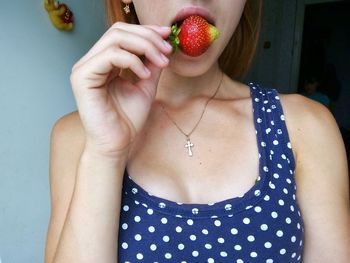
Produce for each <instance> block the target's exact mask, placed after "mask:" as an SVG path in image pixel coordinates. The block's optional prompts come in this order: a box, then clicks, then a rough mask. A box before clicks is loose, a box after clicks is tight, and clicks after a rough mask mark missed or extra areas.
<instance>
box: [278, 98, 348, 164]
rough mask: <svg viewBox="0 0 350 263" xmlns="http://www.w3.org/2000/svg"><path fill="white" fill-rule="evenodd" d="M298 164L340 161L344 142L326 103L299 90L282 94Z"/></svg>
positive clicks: (282, 102) (283, 106) (284, 110)
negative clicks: (299, 92)
mask: <svg viewBox="0 0 350 263" xmlns="http://www.w3.org/2000/svg"><path fill="white" fill-rule="evenodd" d="M279 97H280V101H281V104H282V108H283V112H284V115H285V120H286V125H287V128H288V133H289V137H290V141H291V143H292V146H293V148H294V151H295V154H296V159H297V165H299V168H300V167H311V166H314V165H317V166H319V167H321V166H323V165H326V164H328V166H329V167H327V168H326V169H331V167H332V165H331V163H333V164H334V163H338V162H339V160H340V159H342V158H339V157H340V156H342V157H344V143H343V140H342V137H341V133H340V130H339V127H338V125H337V122H336V120H335V118H334V117H333V115H332V113H331V112H330V111H329V109H328V108H327V107H325V106H324V105H322V104H321V103H319V102H316V101H314V100H311V99H309V98H307V97H304V96H302V95H299V94H279Z"/></svg>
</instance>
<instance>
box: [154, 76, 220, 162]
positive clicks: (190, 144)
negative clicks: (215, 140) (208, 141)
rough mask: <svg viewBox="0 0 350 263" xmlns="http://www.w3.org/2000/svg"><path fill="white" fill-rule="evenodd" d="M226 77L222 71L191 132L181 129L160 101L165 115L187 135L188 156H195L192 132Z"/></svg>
mask: <svg viewBox="0 0 350 263" xmlns="http://www.w3.org/2000/svg"><path fill="white" fill-rule="evenodd" d="M223 78H224V73H222V76H221V79H220V82H219V85H218V87H217V88H216V90H215V92H214V94H213V95H212V96H211V97H210V98H209V99H208V100H207V101H206V102H205V105H204V107H203V110H202V113H201V116H200V118H199V119H198V121H197V122H196V125H194V127H193V128H192V130H191V131H190V132H189V133H186V132H184V131H183V129H181V127H180V126H179V125H178V124H177V123H176V122H175V121H174V120H173V119H172V118H171V117H170V115H169V113H168V112H167V111H166V110H165V107H164V105H163V104H162V103H160V105H161V107H162V109H163V111H164V113H165V115H166V116H167V117H168V118H169V120H170V121H171V122H172V123H173V124H174V125H175V127H176V128H177V129H178V130H179V131H180V132H181V133H182V134H183V135H185V136H186V144H185V148H187V151H188V156H190V157H192V156H193V152H192V147H194V144H193V143H192V142H191V138H190V136H191V134H192V133H193V132H194V131H195V130H196V128H197V126H198V125H199V123H200V121H201V120H202V118H203V115H204V113H205V110H206V109H207V106H208V104H209V102H210V101H211V100H212V99H213V98H214V97H215V96H216V94H217V93H218V91H219V89H220V87H221V84H222V80H223Z"/></svg>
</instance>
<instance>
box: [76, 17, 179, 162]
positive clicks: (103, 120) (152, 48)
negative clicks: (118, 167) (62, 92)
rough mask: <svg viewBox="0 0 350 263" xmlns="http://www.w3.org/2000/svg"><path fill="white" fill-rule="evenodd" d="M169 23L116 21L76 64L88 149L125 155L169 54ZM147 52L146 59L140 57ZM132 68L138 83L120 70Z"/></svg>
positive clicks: (81, 116)
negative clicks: (161, 24) (154, 23)
mask: <svg viewBox="0 0 350 263" xmlns="http://www.w3.org/2000/svg"><path fill="white" fill-rule="evenodd" d="M169 34H170V28H168V27H159V26H140V25H131V24H126V23H121V22H118V23H116V24H114V25H113V26H112V27H111V28H110V29H109V30H108V31H107V32H106V33H105V34H104V35H103V36H102V37H101V39H100V40H99V41H98V42H97V43H96V44H95V45H94V46H93V47H92V49H91V50H90V51H89V52H88V53H87V54H86V55H85V56H84V57H82V58H81V59H80V60H79V61H78V62H77V63H76V64H75V65H74V66H73V69H72V74H71V84H72V88H73V92H74V96H75V99H76V101H77V106H78V111H79V115H80V118H81V120H82V123H83V126H84V129H85V133H86V145H85V147H86V149H89V150H92V151H94V152H96V153H98V154H102V155H106V156H112V157H113V158H114V157H118V156H121V155H122V156H125V155H126V154H127V152H128V150H129V147H130V145H131V144H132V142H133V140H134V138H135V136H136V135H137V133H138V132H139V131H140V130H141V128H142V126H143V124H144V123H145V121H146V118H147V116H148V113H149V110H150V107H151V103H152V101H153V99H154V97H155V94H156V88H157V84H158V80H159V76H160V73H161V70H162V68H164V67H166V66H167V65H168V62H169V60H168V58H167V57H166V55H169V54H170V53H171V50H172V48H171V45H170V44H168V43H167V42H166V41H165V40H164V39H166V38H167V37H168V36H169ZM141 58H144V59H141ZM122 69H130V70H131V71H132V72H133V73H134V74H135V75H136V76H137V77H138V80H137V81H136V83H132V82H131V81H130V80H126V79H123V78H122V77H121V76H120V73H121V70H122Z"/></svg>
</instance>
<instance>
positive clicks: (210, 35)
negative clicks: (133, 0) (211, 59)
mask: <svg viewBox="0 0 350 263" xmlns="http://www.w3.org/2000/svg"><path fill="white" fill-rule="evenodd" d="M171 30H172V33H171V35H170V37H169V38H170V41H171V43H172V45H173V47H174V50H177V49H181V51H182V52H184V53H185V54H186V55H188V56H191V57H197V56H200V55H202V54H203V53H204V52H205V51H206V50H207V49H208V48H209V46H210V45H211V44H212V43H213V41H214V40H215V39H217V38H218V37H219V35H220V32H219V30H218V29H217V28H216V27H215V26H213V25H211V24H210V23H209V22H208V21H207V20H206V19H204V18H203V17H201V16H199V15H191V16H189V17H187V18H186V19H185V20H184V21H183V23H182V24H181V25H180V27H178V26H177V24H175V25H173V26H172V27H171Z"/></svg>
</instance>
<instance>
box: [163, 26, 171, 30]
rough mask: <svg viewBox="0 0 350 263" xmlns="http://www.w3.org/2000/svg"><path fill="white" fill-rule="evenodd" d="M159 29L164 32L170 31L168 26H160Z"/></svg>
mask: <svg viewBox="0 0 350 263" xmlns="http://www.w3.org/2000/svg"><path fill="white" fill-rule="evenodd" d="M161 29H162V30H164V31H166V30H170V29H171V28H170V26H162V27H161Z"/></svg>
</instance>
